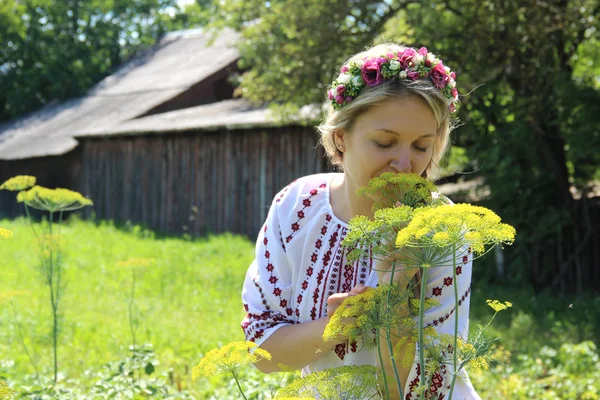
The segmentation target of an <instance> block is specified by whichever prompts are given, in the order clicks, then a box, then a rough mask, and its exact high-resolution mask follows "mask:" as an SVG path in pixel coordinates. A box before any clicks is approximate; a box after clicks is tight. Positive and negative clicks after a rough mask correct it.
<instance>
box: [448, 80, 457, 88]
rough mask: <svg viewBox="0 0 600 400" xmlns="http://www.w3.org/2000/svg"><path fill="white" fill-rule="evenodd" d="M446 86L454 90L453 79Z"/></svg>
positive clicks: (454, 82)
mask: <svg viewBox="0 0 600 400" xmlns="http://www.w3.org/2000/svg"><path fill="white" fill-rule="evenodd" d="M448 86H450V88H454V87H455V86H456V81H455V80H454V79H450V81H449V82H448Z"/></svg>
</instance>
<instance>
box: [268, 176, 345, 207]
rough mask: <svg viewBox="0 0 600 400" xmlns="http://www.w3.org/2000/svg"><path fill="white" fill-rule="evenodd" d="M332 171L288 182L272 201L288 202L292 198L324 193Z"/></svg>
mask: <svg viewBox="0 0 600 400" xmlns="http://www.w3.org/2000/svg"><path fill="white" fill-rule="evenodd" d="M333 176H334V173H320V174H312V175H306V176H302V177H300V178H297V179H295V180H294V181H292V182H290V183H289V184H288V185H287V186H285V187H284V188H283V189H281V190H280V191H279V192H278V193H277V194H276V195H275V197H274V199H273V202H275V203H279V204H288V203H290V202H291V201H292V200H293V199H298V198H306V197H311V196H315V195H317V194H325V192H326V189H327V188H328V187H329V184H330V182H331V179H333Z"/></svg>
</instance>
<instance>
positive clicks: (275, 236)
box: [241, 199, 296, 346]
mask: <svg viewBox="0 0 600 400" xmlns="http://www.w3.org/2000/svg"><path fill="white" fill-rule="evenodd" d="M279 207H280V203H279V199H277V200H274V201H273V203H272V204H271V207H270V209H269V213H268V215H267V219H266V221H265V223H264V225H263V227H262V229H261V230H260V232H259V234H258V239H257V241H256V254H255V259H254V261H253V262H252V264H251V265H250V267H249V268H248V272H247V273H246V278H245V281H244V286H243V290H242V302H243V304H244V309H245V310H246V317H245V318H244V319H243V321H242V324H241V325H242V329H243V331H244V334H245V336H246V340H248V341H251V342H254V343H256V344H257V345H259V346H260V345H261V344H262V343H263V342H264V341H265V340H267V338H268V337H269V336H271V335H272V334H273V332H275V331H276V330H277V329H278V328H280V327H281V326H283V325H289V324H294V323H295V322H296V321H295V319H294V318H293V313H292V308H291V307H292V305H291V301H290V299H291V296H292V273H291V268H290V264H289V263H288V258H287V254H286V249H285V246H284V244H283V240H282V234H281V229H280V220H279V211H280V210H279Z"/></svg>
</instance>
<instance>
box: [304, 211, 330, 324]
mask: <svg viewBox="0 0 600 400" xmlns="http://www.w3.org/2000/svg"><path fill="white" fill-rule="evenodd" d="M328 218H329V219H328ZM325 219H326V220H327V221H330V220H331V218H330V217H329V215H326V216H325ZM322 239H323V235H321V236H320V237H319V239H317V241H316V242H315V247H316V248H320V247H321V244H322V243H323V240H322ZM318 260H319V256H318V255H317V252H316V251H315V252H313V253H312V254H311V256H310V265H309V266H308V267H307V268H306V276H307V277H308V278H310V277H311V276H312V274H313V272H314V266H315V263H316V262H317V261H318ZM321 272H322V271H321ZM321 272H320V273H321ZM308 278H307V280H304V282H302V291H301V292H300V295H299V296H298V298H297V300H298V302H297V304H296V315H298V316H299V315H300V303H301V300H302V299H304V293H305V291H306V289H307V288H308ZM312 297H313V303H314V305H313V307H312V309H311V310H310V317H311V318H312V319H313V320H315V319H317V307H316V303H317V301H318V299H319V285H317V287H316V289H315V291H314V292H313V296H312Z"/></svg>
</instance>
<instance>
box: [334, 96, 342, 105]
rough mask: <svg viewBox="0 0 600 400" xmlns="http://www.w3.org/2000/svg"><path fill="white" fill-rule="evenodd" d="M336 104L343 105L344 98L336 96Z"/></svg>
mask: <svg viewBox="0 0 600 400" xmlns="http://www.w3.org/2000/svg"><path fill="white" fill-rule="evenodd" d="M335 102H336V103H338V104H342V103H343V102H344V96H341V95H337V96H335Z"/></svg>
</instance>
